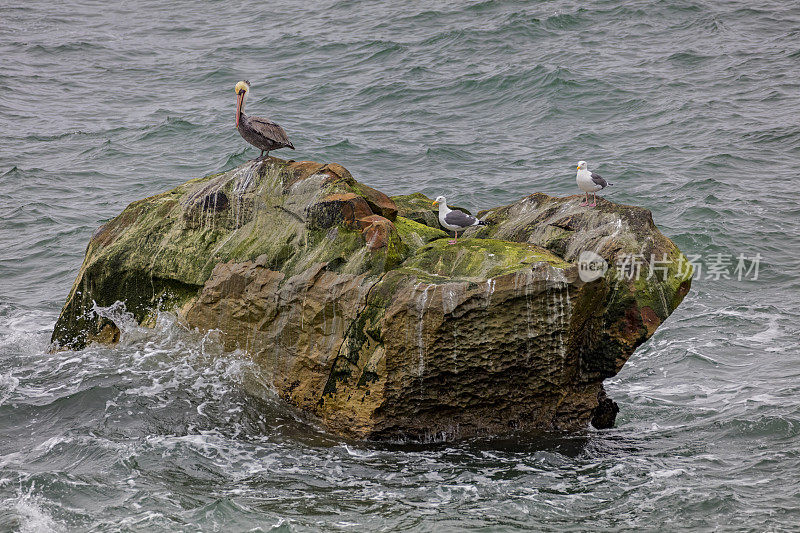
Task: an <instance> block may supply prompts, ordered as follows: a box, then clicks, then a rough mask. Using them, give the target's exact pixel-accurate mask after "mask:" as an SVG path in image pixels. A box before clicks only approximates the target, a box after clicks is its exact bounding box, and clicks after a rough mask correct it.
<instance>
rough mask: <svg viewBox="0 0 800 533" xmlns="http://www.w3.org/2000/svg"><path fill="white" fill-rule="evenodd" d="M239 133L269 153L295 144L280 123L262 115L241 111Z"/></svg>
mask: <svg viewBox="0 0 800 533" xmlns="http://www.w3.org/2000/svg"><path fill="white" fill-rule="evenodd" d="M236 129H238V130H239V135H241V136H242V138H243V139H244V140H245V141H247V142H249V143H250V144H252V145H253V146H255V147H256V148H258V149H259V150H262V151H263V152H267V153H269V152H270V151H271V150H278V149H279V148H291V149H292V150H294V145H292V141H290V140H289V137H288V136H287V135H286V132H285V131H283V128H281V127H280V126H279V125H278V124H276V123H274V122H272V121H271V120H267V119H265V118H260V117H251V116H248V115H245V114H244V113H241V114H240V115H239V126H237V128H236Z"/></svg>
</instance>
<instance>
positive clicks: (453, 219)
mask: <svg viewBox="0 0 800 533" xmlns="http://www.w3.org/2000/svg"><path fill="white" fill-rule="evenodd" d="M437 204H438V205H439V224H441V225H442V227H443V228H447V229H449V230H450V231H452V232H454V233H455V234H456V238H455V240H452V241H448V243H449V244H456V243H457V242H458V232H459V231H464V230H465V229H467V228H469V227H470V226H486V225H487V224H486V222H484V221H483V220H478V219H477V218H475V217H474V216H472V215H468V214H466V213H465V212H463V211H458V210H456V211H453V210H452V209H450V208H449V207H447V198H445V197H444V196H437V197H436V200H434V201H433V205H437Z"/></svg>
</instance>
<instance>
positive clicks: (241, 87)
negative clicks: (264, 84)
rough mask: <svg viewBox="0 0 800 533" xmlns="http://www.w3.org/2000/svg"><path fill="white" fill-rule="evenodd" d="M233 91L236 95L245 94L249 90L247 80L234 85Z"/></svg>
mask: <svg viewBox="0 0 800 533" xmlns="http://www.w3.org/2000/svg"><path fill="white" fill-rule="evenodd" d="M233 90H234V91H236V94H240V93H242V92H245V93H246V92H247V91H249V90H250V82H249V81H247V80H244V81H240V82H239V83H237V84H236V87H234V88H233Z"/></svg>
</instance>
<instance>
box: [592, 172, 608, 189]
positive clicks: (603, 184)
mask: <svg viewBox="0 0 800 533" xmlns="http://www.w3.org/2000/svg"><path fill="white" fill-rule="evenodd" d="M592 181H593V182H594V183H595V185H599V186H600V187H601V188H603V189H605V188H606V187H607V186H608V182H607V181H606V180H605V179H603V177H602V176H601V175H600V174H595V173H594V172H592Z"/></svg>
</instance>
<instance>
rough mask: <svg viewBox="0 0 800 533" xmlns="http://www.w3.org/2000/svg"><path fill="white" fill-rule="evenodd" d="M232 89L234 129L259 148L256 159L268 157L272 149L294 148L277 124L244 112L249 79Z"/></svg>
mask: <svg viewBox="0 0 800 533" xmlns="http://www.w3.org/2000/svg"><path fill="white" fill-rule="evenodd" d="M234 91H236V129H237V130H239V135H241V136H242V138H243V139H244V140H245V141H247V142H249V143H250V144H252V145H253V146H255V147H256V148H258V149H259V150H261V155H260V156H258V158H256V161H260V160H262V159H264V158H265V157H268V156H269V153H270V151H272V150H279V149H281V148H287V147H288V148H291V149H292V150H294V145H292V141H290V140H289V137H288V136H287V135H286V132H285V131H283V128H281V127H280V126H279V125H278V124H276V123H274V122H272V121H271V120H268V119H266V118H261V117H253V116H250V115H245V114H244V101H245V97H246V96H247V93H248V92H249V91H250V82H249V81H247V80H243V81H240V82H239V83H237V84H236V87H234ZM265 152H266V153H265Z"/></svg>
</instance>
